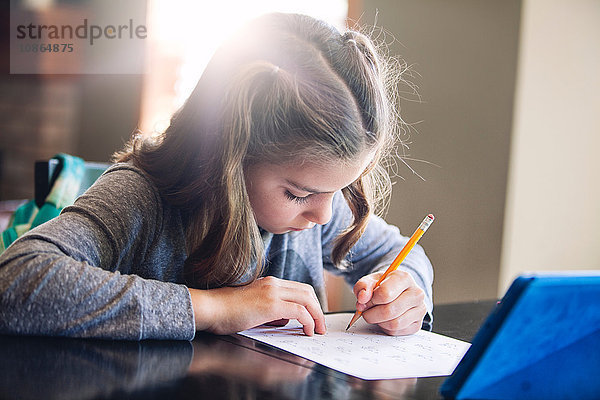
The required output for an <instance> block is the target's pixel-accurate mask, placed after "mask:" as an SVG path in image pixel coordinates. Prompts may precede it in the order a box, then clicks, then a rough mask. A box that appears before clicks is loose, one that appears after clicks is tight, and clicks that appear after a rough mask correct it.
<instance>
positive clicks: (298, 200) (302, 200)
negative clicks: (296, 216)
mask: <svg viewBox="0 0 600 400" xmlns="http://www.w3.org/2000/svg"><path fill="white" fill-rule="evenodd" d="M309 196H310V195H309ZM285 197H287V198H288V199H289V200H291V201H293V202H295V203H298V204H304V203H306V202H307V201H308V196H306V197H298V196H294V195H293V194H292V193H291V192H290V191H288V190H286V191H285Z"/></svg>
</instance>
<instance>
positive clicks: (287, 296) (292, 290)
mask: <svg viewBox="0 0 600 400" xmlns="http://www.w3.org/2000/svg"><path fill="white" fill-rule="evenodd" d="M291 283H292V285H286V287H284V288H283V289H282V294H281V299H282V300H285V301H288V302H292V303H296V304H299V305H301V306H303V307H304V308H305V309H306V310H307V312H308V314H309V315H310V316H311V317H312V319H313V321H314V326H315V327H314V331H315V332H316V333H318V334H325V333H326V332H327V327H326V325H325V315H324V314H323V309H322V308H321V304H320V303H319V300H318V299H317V295H316V294H315V290H314V289H313V287H312V286H310V285H308V284H305V283H298V282H291Z"/></svg>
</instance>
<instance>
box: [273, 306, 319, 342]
mask: <svg viewBox="0 0 600 400" xmlns="http://www.w3.org/2000/svg"><path fill="white" fill-rule="evenodd" d="M282 307H283V310H282V311H281V312H282V314H281V315H285V317H286V318H287V319H295V320H297V321H298V322H299V323H300V324H301V325H302V330H303V331H304V334H305V335H306V336H313V335H314V333H315V322H316V321H315V320H314V319H313V317H312V315H310V313H309V312H308V310H307V309H306V307H304V306H302V305H300V304H297V303H293V302H283V303H282Z"/></svg>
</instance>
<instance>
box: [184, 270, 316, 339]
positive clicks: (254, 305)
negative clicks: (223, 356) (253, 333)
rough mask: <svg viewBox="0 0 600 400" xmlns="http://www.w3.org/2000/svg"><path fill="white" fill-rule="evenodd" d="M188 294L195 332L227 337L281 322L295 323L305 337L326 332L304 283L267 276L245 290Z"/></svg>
mask: <svg viewBox="0 0 600 400" xmlns="http://www.w3.org/2000/svg"><path fill="white" fill-rule="evenodd" d="M188 290H189V291H190V294H191V297H192V306H193V308H194V318H195V320H196V330H198V331H209V332H212V333H216V334H219V335H227V334H231V333H235V332H239V331H243V330H245V329H249V328H253V327H255V326H258V325H262V324H265V323H268V322H271V321H276V320H282V319H284V320H285V319H287V320H290V319H295V320H298V322H300V323H301V324H302V326H303V330H304V333H305V334H306V335H308V336H312V335H313V334H314V333H315V332H316V333H318V334H324V333H325V332H326V330H327V329H326V327H325V316H324V315H323V311H322V310H321V305H320V304H319V301H318V300H317V296H316V294H315V291H314V289H313V288H312V286H310V285H307V284H305V283H299V282H295V281H288V280H284V279H279V278H275V277H272V276H267V277H264V278H260V279H257V280H256V281H254V282H252V283H250V284H248V285H246V286H238V287H224V288H219V289H211V290H198V289H188Z"/></svg>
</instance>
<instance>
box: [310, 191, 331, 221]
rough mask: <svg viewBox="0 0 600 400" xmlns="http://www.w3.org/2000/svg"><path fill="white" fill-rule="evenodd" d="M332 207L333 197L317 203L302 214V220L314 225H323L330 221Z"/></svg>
mask: <svg viewBox="0 0 600 400" xmlns="http://www.w3.org/2000/svg"><path fill="white" fill-rule="evenodd" d="M332 205H333V196H332V197H331V198H329V199H326V200H325V199H324V200H323V201H319V202H318V203H316V204H314V205H312V207H310V208H309V209H308V210H306V211H305V212H304V218H306V219H307V220H309V221H310V222H314V223H315V224H318V225H324V224H326V223H328V222H329V221H330V220H331V216H332V210H331V209H332Z"/></svg>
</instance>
